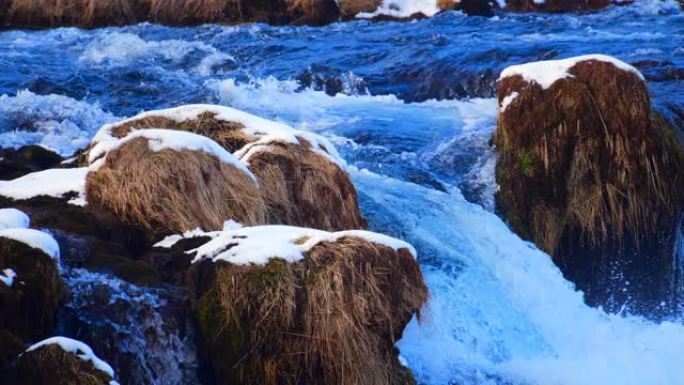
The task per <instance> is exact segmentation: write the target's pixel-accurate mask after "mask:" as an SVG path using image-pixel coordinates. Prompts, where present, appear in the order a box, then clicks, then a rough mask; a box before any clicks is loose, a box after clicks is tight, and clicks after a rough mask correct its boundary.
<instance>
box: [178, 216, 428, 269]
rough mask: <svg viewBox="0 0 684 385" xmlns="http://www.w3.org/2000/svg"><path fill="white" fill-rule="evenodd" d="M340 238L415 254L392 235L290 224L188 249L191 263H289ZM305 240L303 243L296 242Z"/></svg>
mask: <svg viewBox="0 0 684 385" xmlns="http://www.w3.org/2000/svg"><path fill="white" fill-rule="evenodd" d="M343 237H356V238H361V239H365V240H366V241H368V242H371V243H376V244H380V245H385V246H387V247H390V248H392V249H394V250H399V249H407V250H409V251H410V252H411V254H412V255H413V256H414V257H415V256H416V251H415V249H414V248H413V246H411V245H409V244H408V243H406V242H403V241H400V240H398V239H394V238H392V237H389V236H386V235H382V234H377V233H372V232H369V231H363V230H351V231H339V232H334V233H330V232H327V231H322V230H315V229H307V228H301V227H292V226H280V225H273V226H256V227H243V228H240V229H237V230H229V231H223V232H222V233H221V234H220V235H219V236H217V237H215V238H214V239H212V240H211V241H209V242H207V243H206V244H204V245H202V246H200V247H198V248H197V249H195V250H192V251H191V252H194V253H196V255H195V258H194V259H193V263H196V262H199V261H202V260H205V259H209V260H211V261H213V262H216V261H224V262H228V263H231V264H234V265H248V264H255V265H265V264H266V263H268V261H269V260H271V259H273V258H280V259H283V260H285V261H286V262H288V263H294V262H298V261H301V260H302V259H304V253H306V252H308V251H309V250H311V249H312V248H313V247H314V246H316V245H317V244H319V243H321V242H335V241H337V240H338V239H340V238H343ZM303 239H305V241H304V242H301V243H297V242H298V241H300V240H303Z"/></svg>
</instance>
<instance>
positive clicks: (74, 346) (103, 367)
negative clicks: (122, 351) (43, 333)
mask: <svg viewBox="0 0 684 385" xmlns="http://www.w3.org/2000/svg"><path fill="white" fill-rule="evenodd" d="M48 345H57V346H59V347H60V348H61V349H62V350H64V351H65V352H69V353H73V354H75V355H77V356H78V357H79V358H80V359H82V360H83V361H90V362H91V363H92V364H93V366H94V367H95V369H97V370H99V371H101V372H103V373H106V374H107V375H108V376H109V377H111V378H114V369H112V367H111V366H109V364H108V363H106V362H104V361H102V360H101V359H100V358H98V357H97V356H96V355H95V353H93V349H91V348H90V346H88V345H86V344H84V343H83V342H81V341H77V340H74V339H71V338H67V337H51V338H48V339H45V340H43V341H40V342H38V343H36V344H34V345H31V347H29V348H28V349H26V352H31V351H34V350H36V349H39V348H42V347H44V346H48ZM109 384H110V385H114V384H116V382H114V381H112V382H110V383H109Z"/></svg>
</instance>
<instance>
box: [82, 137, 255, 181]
mask: <svg viewBox="0 0 684 385" xmlns="http://www.w3.org/2000/svg"><path fill="white" fill-rule="evenodd" d="M137 138H145V139H147V140H148V146H149V148H150V150H152V151H154V152H158V151H162V150H166V149H170V150H174V151H182V150H190V151H202V152H204V153H207V154H209V155H213V156H215V157H216V158H218V159H219V160H220V161H222V162H223V163H226V164H229V165H231V166H233V167H235V168H237V169H238V170H240V171H242V172H244V173H245V174H247V175H248V176H249V177H250V178H252V179H253V180H255V181H256V177H255V176H254V174H252V172H251V171H249V169H248V168H247V166H246V165H245V164H244V163H243V162H241V161H239V160H238V159H237V158H235V157H234V156H233V155H231V154H230V153H229V152H228V151H226V150H225V149H224V148H223V147H221V145H219V144H218V143H216V142H214V141H213V140H211V139H209V138H207V137H206V136H202V135H197V134H194V133H192V132H186V131H179V130H167V129H160V128H153V129H146V130H138V131H133V132H131V133H130V134H128V135H126V137H124V138H121V139H110V140H103V141H100V142H98V143H97V144H96V145H95V146H94V147H93V148H92V149H91V150H90V153H89V154H88V160H89V161H90V162H91V163H93V162H95V160H98V159H99V160H102V158H101V157H102V156H103V155H106V154H107V153H108V152H109V151H112V150H114V149H117V148H119V147H120V146H121V145H123V144H125V143H127V142H130V141H132V140H134V139H137ZM100 164H102V162H96V163H93V165H92V166H91V169H92V170H95V169H97V168H98V166H99V165H100Z"/></svg>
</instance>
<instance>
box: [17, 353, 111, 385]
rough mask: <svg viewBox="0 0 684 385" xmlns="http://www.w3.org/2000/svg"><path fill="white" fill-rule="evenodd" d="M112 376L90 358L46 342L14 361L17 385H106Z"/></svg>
mask: <svg viewBox="0 0 684 385" xmlns="http://www.w3.org/2000/svg"><path fill="white" fill-rule="evenodd" d="M111 380H112V378H110V377H109V375H108V374H106V373H104V372H101V371H99V370H97V369H96V368H95V367H94V366H93V364H92V363H91V362H90V361H85V360H83V359H81V358H79V357H78V356H77V355H75V354H73V353H69V352H66V351H64V350H63V349H62V348H60V347H59V346H57V345H47V346H44V347H41V348H39V349H36V350H34V351H30V352H26V353H24V354H22V355H21V356H20V357H19V359H18V361H17V364H16V382H14V383H15V384H17V385H47V384H54V385H108V384H109V383H110V381H111Z"/></svg>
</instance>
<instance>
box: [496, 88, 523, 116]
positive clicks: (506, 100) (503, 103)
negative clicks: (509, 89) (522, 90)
mask: <svg viewBox="0 0 684 385" xmlns="http://www.w3.org/2000/svg"><path fill="white" fill-rule="evenodd" d="M519 95H520V94H519V93H517V92H515V91H513V93H511V94H510V95H507V96H506V97H505V98H503V100H502V101H501V106H500V108H499V111H500V112H501V113H503V112H505V111H506V108H508V106H510V105H511V103H513V101H514V100H515V98H517V97H518V96H519Z"/></svg>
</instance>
